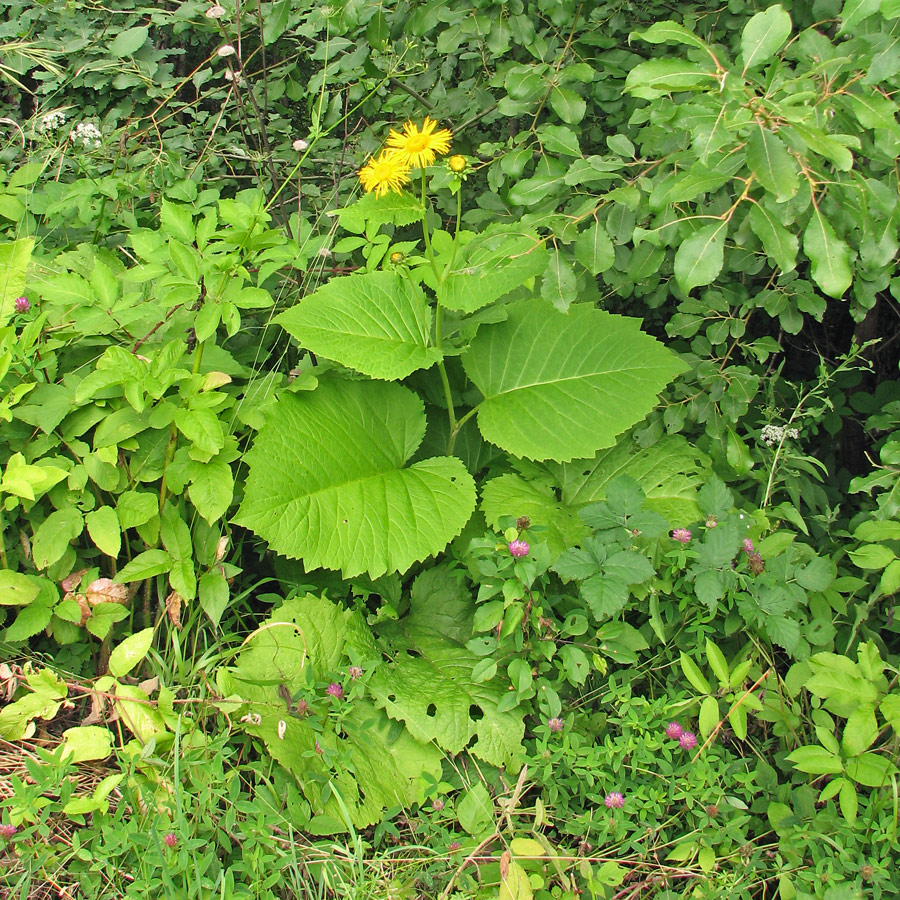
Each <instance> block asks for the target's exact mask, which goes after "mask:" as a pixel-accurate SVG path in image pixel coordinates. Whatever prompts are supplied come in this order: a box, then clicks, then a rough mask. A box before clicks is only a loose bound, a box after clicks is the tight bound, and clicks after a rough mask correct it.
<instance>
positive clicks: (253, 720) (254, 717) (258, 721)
mask: <svg viewBox="0 0 900 900" xmlns="http://www.w3.org/2000/svg"><path fill="white" fill-rule="evenodd" d="M241 721H242V722H245V723H246V724H247V725H262V716H261V715H260V714H259V713H255V712H252V713H247V715H246V716H241Z"/></svg>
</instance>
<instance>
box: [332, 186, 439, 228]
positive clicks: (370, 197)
mask: <svg viewBox="0 0 900 900" xmlns="http://www.w3.org/2000/svg"><path fill="white" fill-rule="evenodd" d="M330 215H335V216H337V218H338V221H339V222H340V223H341V227H342V228H346V229H347V230H348V231H352V232H354V233H356V234H362V233H363V232H364V231H365V230H366V226H367V225H368V227H369V228H370V229H375V230H376V231H377V229H378V228H379V227H380V226H381V225H387V224H391V225H400V226H403V225H412V223H413V222H418V221H420V220H421V219H422V218H424V216H425V209H424V208H423V206H422V204H421V202H420V201H419V200H418V199H416V198H415V197H414V196H413V195H412V194H397V193H395V192H393V191H391V192H389V193H388V194H385V196H383V197H376V196H375V194H374V193H371V194H363V196H362V197H360V198H359V200H357V201H356V203H352V204H351V205H350V206H345V207H344V208H343V209H338V210H335V211H334V212H333V213H330Z"/></svg>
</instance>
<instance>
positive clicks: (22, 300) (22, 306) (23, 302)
mask: <svg viewBox="0 0 900 900" xmlns="http://www.w3.org/2000/svg"><path fill="white" fill-rule="evenodd" d="M29 309H31V301H30V300H29V299H28V298H27V297H16V312H17V313H26V312H28V310H29Z"/></svg>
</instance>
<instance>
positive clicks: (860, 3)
mask: <svg viewBox="0 0 900 900" xmlns="http://www.w3.org/2000/svg"><path fill="white" fill-rule="evenodd" d="M880 8H881V0H844V7H843V9H842V10H841V27H840V28H839V29H838V34H844V33H845V32H847V31H851V30H852V29H853V28H854V26H856V25H859V23H860V22H863V21H865V20H866V19H868V18H869V16H873V15H875V13H877V12H878V11H879V9H880Z"/></svg>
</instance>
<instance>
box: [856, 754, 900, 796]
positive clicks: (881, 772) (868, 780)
mask: <svg viewBox="0 0 900 900" xmlns="http://www.w3.org/2000/svg"><path fill="white" fill-rule="evenodd" d="M896 774H897V767H896V766H895V765H894V764H893V763H892V762H891V761H890V760H889V759H886V758H885V757H884V756H879V755H878V754H877V753H863V754H861V755H860V756H854V757H853V759H848V760H847V775H848V777H850V778H852V779H853V780H854V781H855V782H857V784H864V785H865V786H866V787H873V788H879V787H884V786H885V785H886V784H888V783H890V780H891V776H892V775H896Z"/></svg>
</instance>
